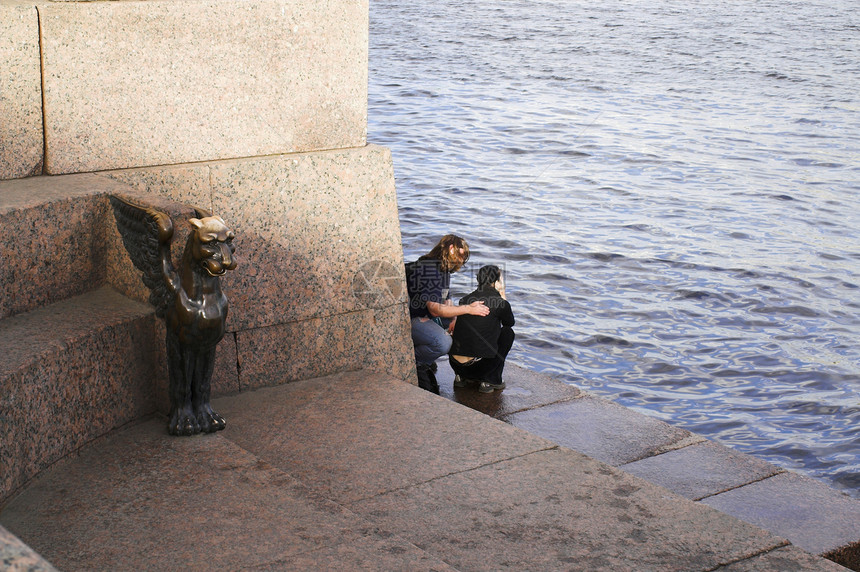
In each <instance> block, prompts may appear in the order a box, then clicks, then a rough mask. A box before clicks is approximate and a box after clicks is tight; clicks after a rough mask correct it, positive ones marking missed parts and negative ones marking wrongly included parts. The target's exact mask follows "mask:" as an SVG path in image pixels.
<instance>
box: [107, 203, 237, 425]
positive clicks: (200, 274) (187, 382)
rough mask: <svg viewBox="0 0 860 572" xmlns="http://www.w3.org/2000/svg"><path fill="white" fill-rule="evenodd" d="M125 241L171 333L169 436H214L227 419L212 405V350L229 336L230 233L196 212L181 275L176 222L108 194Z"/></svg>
mask: <svg viewBox="0 0 860 572" xmlns="http://www.w3.org/2000/svg"><path fill="white" fill-rule="evenodd" d="M110 201H111V205H113V211H114V217H115V218H116V222H117V226H118V227H119V231H120V235H122V241H123V244H124V245H125V248H126V250H128V253H129V255H130V256H131V260H132V262H133V263H134V266H135V267H136V268H137V269H138V270H140V271H142V272H143V282H144V284H146V286H147V287H148V288H149V290H150V295H149V301H150V303H151V304H152V305H153V306H155V310H156V314H157V315H158V316H159V317H160V318H163V319H164V320H165V324H166V327H167V328H166V329H167V367H168V375H169V380H170V381H169V389H168V391H169V395H170V419H169V421H168V424H167V430H168V432H169V433H170V434H171V435H194V434H197V433H212V432H215V431H220V430H221V429H224V427H225V425H226V423H225V421H224V418H223V417H221V416H220V415H218V414H217V413H216V412H215V411H213V410H212V407H211V406H210V405H209V395H210V380H211V378H212V371H213V369H214V364H215V347H216V346H217V345H218V342H220V341H221V338H222V337H224V330H225V323H226V320H227V298H226V297H225V296H224V294H223V293H222V292H221V284H220V277H221V276H223V275H224V274H226V273H227V271H228V270H233V269H234V268H236V261H235V260H233V252H234V251H235V247H234V246H233V236H234V235H233V231H231V230H230V229H229V228H228V227H227V225H226V224H225V223H224V221H223V220H222V219H221V218H220V217H217V216H212V214H211V213H209V212H206V211H204V210H202V209H199V208H195V209H194V210H195V212H196V214H197V217H198V218H192V219H189V221H188V222H189V223H190V224H191V226H192V229H191V232H190V234H189V236H188V242H187V243H186V246H185V251H184V253H183V255H182V262H181V264H180V267H179V270H178V271H177V270H176V268H175V267H174V265H173V261H172V257H171V254H170V243H171V241H172V239H173V221H171V219H170V216H169V215H167V214H166V213H164V212H161V211H159V210H156V209H154V208H150V207H146V206H143V205H139V204H135V203H133V202H131V201H130V200H128V199H126V198H120V197H118V196H111V197H110Z"/></svg>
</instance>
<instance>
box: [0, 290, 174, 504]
mask: <svg viewBox="0 0 860 572" xmlns="http://www.w3.org/2000/svg"><path fill="white" fill-rule="evenodd" d="M159 328H160V325H159V322H158V321H157V319H156V317H155V313H154V310H153V309H152V307H151V306H149V305H147V304H143V303H141V302H136V301H133V300H130V299H128V298H126V297H124V296H122V295H121V294H119V293H117V292H116V291H114V290H112V289H111V288H109V287H102V288H98V289H96V290H93V291H90V292H87V293H84V294H81V295H78V296H74V297H71V298H67V299H65V300H62V301H60V302H56V303H54V304H49V305H47V306H42V307H40V308H37V309H35V310H31V311H29V312H25V313H21V314H17V315H15V316H12V317H7V318H5V319H2V320H0V467H2V468H3V470H2V471H0V503H2V501H3V500H4V499H5V498H7V497H8V496H9V495H10V494H11V493H12V492H14V491H15V490H16V489H17V488H19V487H20V486H21V485H23V484H24V483H25V482H27V480H29V479H30V478H32V477H33V476H34V475H36V474H38V473H39V472H40V471H42V470H43V469H45V468H46V467H48V466H50V465H51V464H52V463H54V462H55V461H57V460H58V459H61V458H63V457H64V456H66V455H68V454H69V453H71V452H73V451H75V450H77V449H78V448H80V447H82V446H83V445H85V444H86V443H88V442H89V441H91V440H92V439H94V438H96V437H98V436H100V435H103V434H104V433H107V432H108V431H110V430H112V429H114V428H116V427H119V426H121V425H123V424H125V423H128V422H130V421H132V420H134V419H137V418H139V417H141V416H143V415H147V414H149V413H152V412H153V411H154V410H155V400H154V395H155V389H156V386H158V385H159V384H161V385H162V386H165V384H166V381H165V379H166V373H165V372H163V371H162V370H163V369H164V368H163V367H162V366H161V365H159V364H162V363H163V362H164V357H163V354H164V350H163V347H162V344H161V343H159V342H160V340H161V335H160V331H161V330H160V329H159Z"/></svg>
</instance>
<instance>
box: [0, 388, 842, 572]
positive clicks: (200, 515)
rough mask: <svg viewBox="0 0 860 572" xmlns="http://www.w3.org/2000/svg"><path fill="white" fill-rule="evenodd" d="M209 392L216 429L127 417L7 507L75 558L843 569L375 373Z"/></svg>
mask: <svg viewBox="0 0 860 572" xmlns="http://www.w3.org/2000/svg"><path fill="white" fill-rule="evenodd" d="M214 404H215V406H216V408H217V409H218V411H219V412H221V413H222V414H223V415H224V416H225V418H226V419H227V429H226V430H225V431H223V432H219V433H216V434H211V435H198V436H195V437H191V438H175V437H170V436H168V435H167V434H166V431H165V430H164V425H163V423H164V420H163V419H162V418H158V417H156V418H153V419H151V420H149V421H145V422H142V423H138V424H135V425H132V426H129V427H126V428H124V429H122V430H119V431H117V432H115V433H113V434H112V435H110V436H109V437H107V438H105V439H102V440H100V441H99V442H97V443H95V444H93V445H91V446H89V447H86V448H85V449H84V450H83V451H82V452H81V453H80V455H79V456H76V457H73V458H69V459H67V460H64V461H62V462H61V463H58V464H57V465H56V466H54V467H52V468H51V469H49V470H48V471H45V473H43V474H42V475H40V477H39V478H38V479H37V480H35V481H34V482H33V483H32V484H31V485H29V486H28V487H27V488H26V490H24V491H23V492H22V493H21V494H20V495H18V496H17V497H16V498H14V499H13V500H12V501H11V502H10V503H8V504H7V506H6V507H4V509H3V511H2V512H0V523H2V525H3V526H4V527H5V528H6V529H8V530H9V531H10V532H11V533H13V534H15V535H17V537H18V538H19V539H21V540H22V541H23V542H24V543H26V545H28V546H29V547H31V548H32V549H34V550H35V551H37V552H38V553H39V554H41V555H42V556H44V557H45V558H47V559H48V561H50V562H51V563H52V564H54V565H55V566H56V567H57V568H58V569H60V570H66V571H75V570H112V571H122V570H141V569H150V570H166V569H179V568H182V569H185V570H204V569H205V570H208V569H213V568H223V569H229V570H311V569H313V570H328V569H331V570H357V569H373V570H418V571H420V570H559V569H565V570H588V571H600V570H613V571H614V570H654V571H657V570H659V571H673V570H678V571H682V570H683V571H702V572H704V571H711V570H718V569H719V570H728V571H734V572H739V571H743V570H757V571H765V572H766V571H774V572H775V571H780V572H784V571H786V570H795V571H813V570H820V571H836V570H842V569H843V568H841V567H839V566H837V565H836V564H834V563H832V562H830V561H827V560H825V559H822V558H819V557H817V556H813V555H811V554H809V553H807V552H805V551H803V550H801V549H799V548H797V547H795V546H792V545H791V544H790V543H788V542H787V541H786V540H784V539H782V538H780V537H777V536H775V535H773V534H771V533H769V532H766V531H764V530H762V529H761V528H759V527H756V526H753V525H750V524H747V523H745V522H742V521H740V520H737V519H735V518H733V517H731V516H729V515H726V514H724V513H722V512H720V511H717V510H714V509H713V508H711V507H708V506H706V505H703V504H702V503H697V502H693V501H691V500H689V499H685V498H683V497H681V496H679V495H675V494H673V493H671V492H669V491H668V490H666V489H664V488H662V487H659V486H656V485H653V484H651V483H649V482H647V481H645V480H643V479H640V478H638V477H635V476H633V475H631V474H629V473H626V472H624V471H621V470H619V469H617V468H614V467H611V466H609V465H607V464H606V463H603V462H600V461H598V460H595V459H592V458H590V457H588V456H586V455H583V454H582V453H579V452H576V451H573V450H571V449H568V448H565V447H560V446H558V445H557V444H555V443H553V442H552V441H549V440H547V439H544V438H542V437H539V436H537V435H534V434H531V433H529V432H527V431H524V430H522V429H519V428H517V427H514V426H512V425H510V424H507V423H502V422H500V421H498V420H496V419H493V418H491V417H489V416H487V415H484V414H481V413H479V412H477V411H474V410H471V409H469V408H465V407H462V406H460V405H458V404H456V403H452V402H451V401H450V400H447V399H443V398H440V397H439V396H435V395H432V394H430V393H428V392H426V391H423V390H421V389H419V388H417V387H415V386H413V385H409V384H406V383H404V382H402V381H399V380H396V379H393V378H391V377H389V376H385V375H382V374H376V373H372V372H368V371H357V372H352V373H344V374H337V375H333V376H328V377H325V378H318V379H312V380H305V381H298V382H293V383H288V384H285V385H281V386H278V387H272V388H265V389H259V390H256V391H251V392H244V393H240V394H238V395H234V396H230V397H223V398H219V399H217V400H215V401H214ZM13 548H14V549H15V550H17V553H20V552H21V549H20V547H19V546H15V547H13Z"/></svg>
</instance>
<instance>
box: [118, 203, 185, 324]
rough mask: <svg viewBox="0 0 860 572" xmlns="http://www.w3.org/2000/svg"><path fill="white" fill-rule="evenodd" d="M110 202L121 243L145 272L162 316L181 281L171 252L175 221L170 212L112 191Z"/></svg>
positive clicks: (151, 294)
mask: <svg viewBox="0 0 860 572" xmlns="http://www.w3.org/2000/svg"><path fill="white" fill-rule="evenodd" d="M110 203H111V206H113V214H114V218H115V219H116V225H117V228H119V233H120V236H122V243H123V244H124V245H125V249H126V250H127V251H128V254H129V256H130V257H131V261H132V263H134V267H135V268H137V269H138V270H140V271H141V272H143V277H142V278H143V283H144V284H146V287H147V288H149V303H150V304H152V305H153V306H155V312H156V314H157V315H158V316H159V317H161V318H163V317H164V315H165V313H166V312H167V309H168V307H169V306H170V304H171V303H172V302H173V297H174V295H175V292H176V288H177V287H178V284H179V277H178V275H177V274H176V270H175V269H174V267H173V262H172V260H171V255H170V241H171V240H172V239H173V221H172V220H170V216H169V215H168V214H167V213H164V212H161V211H159V210H156V209H154V208H151V207H147V206H144V205H140V204H136V203H133V202H131V201H130V200H128V199H127V198H123V197H119V196H116V195H111V196H110Z"/></svg>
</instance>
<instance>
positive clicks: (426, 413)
mask: <svg viewBox="0 0 860 572" xmlns="http://www.w3.org/2000/svg"><path fill="white" fill-rule="evenodd" d="M215 404H216V406H217V408H218V409H219V411H220V412H221V413H222V414H224V415H225V417H227V419H229V423H232V425H231V426H230V428H228V431H229V437H230V438H231V439H233V440H235V441H236V443H238V444H239V445H241V446H242V447H244V448H246V449H248V450H249V451H251V452H253V453H254V454H256V455H258V456H261V457H264V458H266V459H270V460H271V462H272V463H273V464H275V465H276V466H278V467H279V468H281V469H283V470H284V471H286V472H288V473H290V474H292V475H294V476H295V477H296V478H298V479H300V480H301V481H302V482H305V483H308V485H309V486H312V487H313V488H314V489H315V490H316V491H318V492H319V493H320V494H323V495H325V496H326V497H327V498H331V499H333V500H335V501H337V502H351V501H355V500H358V499H362V498H368V497H373V496H374V495H377V494H381V493H384V492H387V491H393V490H397V489H400V488H402V487H406V486H413V485H415V484H418V483H423V482H426V481H428V480H432V479H436V478H439V477H442V476H444V475H448V474H451V473H453V472H459V471H468V470H471V469H474V468H476V467H479V466H482V465H485V464H488V463H494V462H497V461H499V460H502V459H507V458H510V457H516V456H519V455H524V454H527V453H530V452H534V451H539V450H542V449H545V448H547V447H552V446H553V445H552V444H551V443H549V442H547V441H546V440H544V439H541V438H539V437H536V436H534V435H531V434H529V433H526V432H525V431H519V430H517V429H515V428H513V427H511V426H510V425H507V424H505V423H501V422H499V421H496V420H493V419H490V418H489V417H487V416H485V415H482V414H480V413H478V412H475V411H472V410H470V409H467V408H465V407H462V406H459V405H457V404H455V403H451V402H450V401H448V400H446V399H444V398H441V397H439V396H437V395H432V394H430V393H428V392H426V391H424V390H422V389H419V388H417V387H415V386H412V385H409V384H406V383H403V382H400V381H395V380H392V378H391V377H389V376H386V375H380V374H374V373H372V372H368V371H358V372H349V373H342V374H338V375H333V376H328V377H323V378H318V379H314V380H305V381H297V382H294V383H288V384H285V385H282V386H280V387H275V388H264V389H260V390H257V391H249V392H243V393H240V394H239V395H236V396H233V397H230V398H225V399H218V400H216V401H215ZM261 420H268V421H266V422H262V421H261ZM225 434H226V432H225ZM283 451H289V454H283V453H282V452H283Z"/></svg>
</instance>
